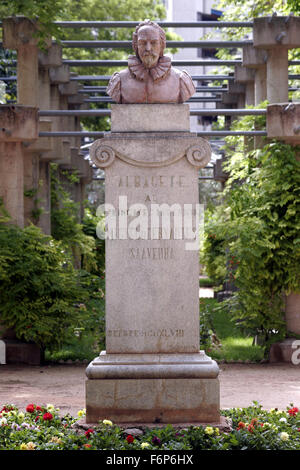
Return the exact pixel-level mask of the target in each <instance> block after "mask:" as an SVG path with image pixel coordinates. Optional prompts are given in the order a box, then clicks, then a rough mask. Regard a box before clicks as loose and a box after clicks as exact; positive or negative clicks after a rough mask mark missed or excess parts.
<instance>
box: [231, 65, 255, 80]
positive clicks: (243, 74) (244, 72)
mask: <svg viewBox="0 0 300 470" xmlns="http://www.w3.org/2000/svg"><path fill="white" fill-rule="evenodd" d="M254 77H255V71H254V70H251V69H249V68H247V67H243V66H242V65H236V66H235V68H234V80H235V82H237V83H248V82H254Z"/></svg>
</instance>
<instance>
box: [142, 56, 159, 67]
mask: <svg viewBox="0 0 300 470" xmlns="http://www.w3.org/2000/svg"><path fill="white" fill-rule="evenodd" d="M141 59H142V62H143V64H144V65H145V67H147V68H150V67H154V66H155V65H156V63H157V61H158V56H157V55H156V54H152V53H151V52H144V54H143V55H142V57H141Z"/></svg>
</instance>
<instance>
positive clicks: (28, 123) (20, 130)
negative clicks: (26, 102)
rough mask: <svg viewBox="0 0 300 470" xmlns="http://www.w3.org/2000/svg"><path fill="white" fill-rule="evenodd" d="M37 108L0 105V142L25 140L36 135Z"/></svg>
mask: <svg viewBox="0 0 300 470" xmlns="http://www.w3.org/2000/svg"><path fill="white" fill-rule="evenodd" d="M37 113H38V109H37V108H35V107H31V106H21V105H6V104H2V105H0V142H25V141H32V140H35V139H37V137H38V117H37Z"/></svg>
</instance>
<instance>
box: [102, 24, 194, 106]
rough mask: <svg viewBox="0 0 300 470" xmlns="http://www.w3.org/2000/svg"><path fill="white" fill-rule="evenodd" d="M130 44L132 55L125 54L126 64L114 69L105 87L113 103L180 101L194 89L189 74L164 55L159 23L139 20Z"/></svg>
mask: <svg viewBox="0 0 300 470" xmlns="http://www.w3.org/2000/svg"><path fill="white" fill-rule="evenodd" d="M132 46H133V50H134V51H135V55H132V56H129V57H128V68H127V69H125V70H122V71H121V72H115V73H114V74H113V76H112V77H111V79H110V81H109V84H108V87H107V94H108V95H109V96H110V97H111V98H112V99H113V100H114V101H115V102H116V103H127V104H129V103H183V102H184V101H187V100H188V99H189V98H190V97H191V96H192V95H193V94H194V93H195V91H196V90H195V87H194V84H193V82H192V79H191V77H190V75H189V74H188V73H187V72H186V71H181V70H178V69H176V68H174V67H172V66H171V59H170V58H169V57H167V56H164V55H163V53H164V49H165V47H166V35H165V32H164V30H163V29H162V28H161V27H160V26H159V25H157V24H156V23H154V22H152V21H150V20H145V21H143V22H142V23H140V24H139V25H138V26H137V27H136V31H135V33H133V40H132Z"/></svg>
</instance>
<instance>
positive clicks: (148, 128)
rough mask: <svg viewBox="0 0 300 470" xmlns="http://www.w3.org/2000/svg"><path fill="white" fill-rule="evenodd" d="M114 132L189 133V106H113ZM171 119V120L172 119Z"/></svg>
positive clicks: (112, 129) (112, 126) (112, 124)
mask: <svg viewBox="0 0 300 470" xmlns="http://www.w3.org/2000/svg"><path fill="white" fill-rule="evenodd" d="M111 109H112V115H111V131H112V132H168V131H171V132H180V131H185V132H188V131H189V130H190V108H189V105H188V104H183V105H181V106H178V105H176V104H165V105H163V106H161V105H159V104H146V105H145V104H144V105H143V104H130V105H126V106H124V105H119V104H112V105H111ZM171 117H172V118H171ZM170 118H171V119H170Z"/></svg>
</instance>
